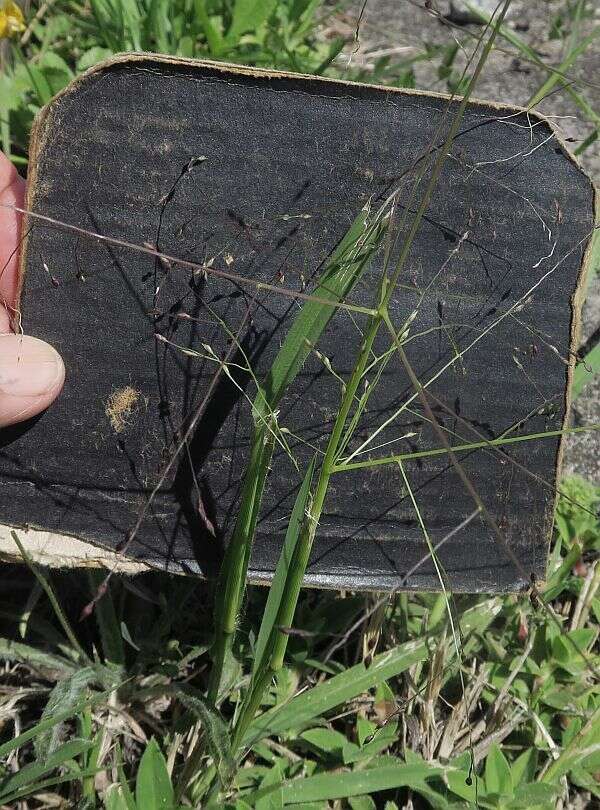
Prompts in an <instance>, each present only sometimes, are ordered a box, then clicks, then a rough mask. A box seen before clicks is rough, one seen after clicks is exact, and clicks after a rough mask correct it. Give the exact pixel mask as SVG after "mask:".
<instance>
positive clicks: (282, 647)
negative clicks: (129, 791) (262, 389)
mask: <svg viewBox="0 0 600 810" xmlns="http://www.w3.org/2000/svg"><path fill="white" fill-rule="evenodd" d="M510 3H511V0H505V2H504V5H503V7H502V10H501V12H500V14H499V16H498V20H497V21H496V23H495V24H494V26H493V28H492V32H491V34H490V36H489V38H488V40H487V42H486V44H485V46H484V48H483V51H482V53H481V56H480V58H479V60H478V62H477V66H476V68H475V71H474V73H473V76H472V77H471V79H470V81H469V85H468V87H467V90H466V92H465V95H464V96H463V98H462V100H461V102H460V104H459V107H458V110H457V113H456V115H455V118H454V120H453V122H452V125H451V126H450V130H449V132H448V135H447V137H446V140H445V142H444V145H443V147H442V148H441V149H440V150H439V152H438V155H437V158H436V161H435V163H434V166H433V169H432V172H431V176H430V178H429V181H428V183H427V186H426V189H425V192H424V194H423V198H422V200H421V203H420V205H419V207H418V209H417V212H416V214H415V217H414V220H413V222H412V225H411V227H410V229H409V232H408V235H407V238H406V240H405V242H404V243H403V246H402V249H401V251H400V256H399V258H398V261H397V264H396V267H395V269H394V272H393V273H392V275H391V277H390V278H388V276H387V273H384V275H383V278H382V281H381V287H380V294H379V300H380V304H379V308H378V310H377V314H376V315H375V316H373V317H372V318H371V321H370V324H369V328H368V330H367V334H366V336H365V338H364V340H363V343H362V345H361V349H360V353H359V356H358V359H357V362H356V364H355V366H354V369H353V371H352V374H351V377H350V380H349V382H348V384H347V387H346V390H345V392H344V396H343V398H342V403H341V405H340V410H339V412H338V415H337V417H336V420H335V423H334V426H333V430H332V432H331V435H330V437H329V441H328V444H327V449H326V452H325V457H324V459H323V463H322V465H321V470H320V474H319V478H318V481H317V485H316V487H315V492H314V495H313V499H312V503H311V506H310V509H309V510H308V513H307V517H306V519H305V521H304V525H303V527H302V530H301V534H300V538H299V540H298V543H297V545H296V548H295V549H294V554H293V557H292V561H291V564H290V567H289V572H288V577H287V581H286V587H285V598H284V600H283V602H282V605H281V608H280V612H279V615H278V620H277V623H276V624H277V625H278V627H279V628H281V627H283V628H286V627H288V626H289V625H291V624H292V622H293V617H294V614H295V611H296V605H297V602H298V596H299V593H300V589H301V587H302V582H303V580H304V574H305V571H306V567H307V565H308V561H309V558H310V553H311V551H312V546H313V543H314V539H315V535H316V530H317V526H318V525H319V521H320V518H321V514H322V511H323V507H324V503H325V498H326V495H327V491H328V488H329V481H330V478H331V475H332V474H333V471H334V468H335V462H336V458H337V455H338V452H339V446H340V441H341V440H342V437H343V435H344V427H345V425H346V421H347V418H348V416H349V413H350V409H351V407H352V405H353V403H354V399H355V396H356V392H357V390H358V386H359V385H360V381H361V379H362V376H363V373H364V370H365V368H366V366H367V363H368V361H369V358H370V354H371V350H372V347H373V344H374V341H375V338H376V337H377V334H378V332H379V329H380V327H381V325H382V323H384V322H385V321H386V319H388V320H389V314H388V305H389V302H390V300H391V297H392V294H393V292H394V289H395V287H396V284H397V282H398V279H399V277H400V274H401V272H402V269H403V267H404V264H405V262H406V259H407V258H408V255H409V253H410V249H411V247H412V243H413V241H414V239H415V236H416V234H417V231H418V228H419V225H420V223H421V221H422V218H423V215H424V214H425V212H426V211H427V209H428V207H429V204H430V201H431V196H432V194H433V191H434V189H435V187H436V185H437V182H438V180H439V177H440V174H441V170H442V168H443V165H444V163H445V160H446V158H447V155H448V152H449V151H450V148H451V146H452V143H453V141H454V138H455V137H456V134H457V132H458V128H459V126H460V123H461V121H462V118H463V116H464V112H465V109H466V106H467V103H468V100H469V98H470V95H471V93H472V91H473V88H474V86H475V84H476V82H477V80H478V78H479V76H480V74H481V71H482V69H483V66H484V64H485V62H486V60H487V58H488V56H489V53H490V51H491V49H492V46H493V43H494V39H495V37H496V34H497V31H498V28H499V26H500V25H501V24H502V21H503V19H504V17H505V15H506V12H507V11H508V8H509V6H510ZM287 642H288V635H287V633H285V632H282V631H281V629H278V628H277V627H276V629H275V638H274V640H273V647H272V654H271V658H270V662H269V669H270V670H271V672H277V671H278V670H279V669H281V667H282V666H283V660H284V657H285V652H286V649H287ZM262 683H263V685H264V688H266V685H267V683H268V680H267V678H266V677H265V678H263V679H262ZM263 693H264V689H263ZM261 699H262V694H261V695H258V694H253V695H252V699H251V701H250V702H249V704H248V712H249V711H250V710H251V709H252V706H253V705H254V704H256V709H258V707H259V705H260V700H261ZM256 709H254V711H256ZM251 719H252V717H250V720H251ZM250 720H247V718H246V715H244V723H246V722H250ZM242 737H243V735H241V734H240V733H239V722H238V727H236V730H235V732H234V739H236V740H240V739H242Z"/></svg>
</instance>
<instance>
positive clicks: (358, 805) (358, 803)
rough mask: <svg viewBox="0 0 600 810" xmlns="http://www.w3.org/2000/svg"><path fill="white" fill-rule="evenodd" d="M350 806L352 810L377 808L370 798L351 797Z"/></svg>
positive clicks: (349, 798) (349, 799)
mask: <svg viewBox="0 0 600 810" xmlns="http://www.w3.org/2000/svg"><path fill="white" fill-rule="evenodd" d="M348 804H349V805H350V807H351V808H352V810H375V808H376V807H377V805H376V804H375V802H374V801H373V799H372V798H371V797H370V796H349V797H348Z"/></svg>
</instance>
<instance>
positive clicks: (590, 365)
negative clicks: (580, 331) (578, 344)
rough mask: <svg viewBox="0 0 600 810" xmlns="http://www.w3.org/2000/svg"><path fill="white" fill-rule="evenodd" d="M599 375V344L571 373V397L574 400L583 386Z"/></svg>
mask: <svg viewBox="0 0 600 810" xmlns="http://www.w3.org/2000/svg"><path fill="white" fill-rule="evenodd" d="M598 373H600V343H598V344H597V345H596V346H594V348H593V349H592V350H591V351H589V352H588V353H587V354H586V356H585V357H584V358H583V360H582V361H581V362H580V363H577V366H576V367H575V371H574V372H573V385H572V387H571V396H572V397H573V399H576V398H577V397H578V396H579V394H581V392H582V391H583V389H584V388H585V386H586V385H587V384H588V383H589V382H591V381H592V379H593V378H594V376H595V375H596V374H598Z"/></svg>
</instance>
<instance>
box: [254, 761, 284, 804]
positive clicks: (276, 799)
mask: <svg viewBox="0 0 600 810" xmlns="http://www.w3.org/2000/svg"><path fill="white" fill-rule="evenodd" d="M282 779H283V773H282V771H281V766H280V764H279V763H278V762H276V763H275V765H273V767H272V768H270V769H269V770H268V771H267V773H266V775H265V776H264V778H263V779H262V781H261V783H260V791H261V792H262V791H263V790H265V788H271V787H272V786H274V787H275V789H274V790H266V791H265V794H264V795H263V797H262V798H260V799H258V801H257V802H256V804H255V805H254V807H255V810H281V808H282V807H283V794H282V790H281V782H282Z"/></svg>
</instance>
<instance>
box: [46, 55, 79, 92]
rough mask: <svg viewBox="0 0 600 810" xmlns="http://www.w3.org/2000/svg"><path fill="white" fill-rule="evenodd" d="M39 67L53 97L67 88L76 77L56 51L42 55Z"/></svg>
mask: <svg viewBox="0 0 600 810" xmlns="http://www.w3.org/2000/svg"><path fill="white" fill-rule="evenodd" d="M38 67H39V68H40V70H41V71H42V72H43V74H44V77H45V79H46V81H47V82H48V86H49V88H50V91H51V93H52V94H53V95H54V94H55V93H58V92H59V91H60V90H62V89H63V88H64V87H66V86H67V85H68V83H69V82H70V81H71V79H72V78H73V76H74V73H73V71H72V70H71V68H70V67H69V66H68V65H67V63H66V62H65V60H64V59H63V58H62V57H61V56H59V55H58V54H57V53H55V52H54V51H46V52H45V53H44V54H42V56H41V57H40V60H39V62H38Z"/></svg>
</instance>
